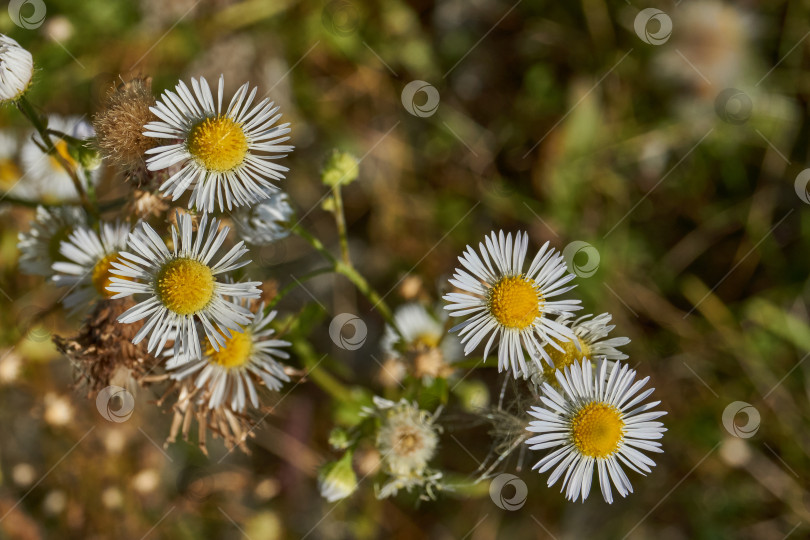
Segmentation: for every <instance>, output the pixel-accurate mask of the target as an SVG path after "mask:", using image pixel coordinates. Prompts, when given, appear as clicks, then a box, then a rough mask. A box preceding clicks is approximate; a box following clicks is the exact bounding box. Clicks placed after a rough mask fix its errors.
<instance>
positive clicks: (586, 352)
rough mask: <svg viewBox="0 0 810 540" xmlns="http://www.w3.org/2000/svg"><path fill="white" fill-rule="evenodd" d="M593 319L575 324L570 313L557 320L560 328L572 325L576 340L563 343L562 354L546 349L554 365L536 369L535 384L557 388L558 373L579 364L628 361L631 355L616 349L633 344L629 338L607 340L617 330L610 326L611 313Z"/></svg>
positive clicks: (585, 316)
mask: <svg viewBox="0 0 810 540" xmlns="http://www.w3.org/2000/svg"><path fill="white" fill-rule="evenodd" d="M591 317H593V315H583V316H582V317H579V318H577V319H575V320H571V318H572V315H571V314H570V313H563V314H562V315H560V316H559V317H557V322H559V323H560V324H569V325H570V327H571V330H572V331H573V332H574V335H575V336H576V339H574V340H572V341H567V342H565V343H561V344H560V345H561V346H562V349H563V350H562V351H560V350H558V349H556V348H554V347H545V350H546V352H547V353H548V355H549V356H550V357H551V361H552V363H551V364H548V363H543V364H542V365H541V366H537V365H535V366H532V368H533V369H534V373H533V374H532V376H531V378H532V380H533V381H534V382H535V383H536V384H538V385H541V384H542V382H544V381H546V382H549V383H550V384H551V385H552V386H554V387H556V385H557V381H556V378H555V376H554V373H555V372H556V371H557V370H558V369H564V368H566V367H567V366H570V365H571V364H574V363H575V362H578V361H580V360H582V359H583V358H588V359H590V360H592V361H596V360H599V359H602V358H605V359H607V360H624V359H625V358H627V355H626V354H624V353H623V352H621V351H620V350H619V349H617V348H616V347H621V346H623V345H627V344H628V343H630V339H629V338H626V337H615V338H610V339H605V338H606V337H607V335H608V334H609V333H610V332H612V331H613V329H614V328H615V327H616V326H615V325H613V324H609V323H610V320H611V319H612V316H611V315H610V313H602V314H601V315H597V316H596V317H593V318H591Z"/></svg>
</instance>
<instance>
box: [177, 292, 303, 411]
mask: <svg viewBox="0 0 810 540" xmlns="http://www.w3.org/2000/svg"><path fill="white" fill-rule="evenodd" d="M255 313H256V316H255V317H254V318H253V321H252V322H251V323H250V324H248V325H247V326H244V327H243V328H242V329H241V331H240V332H234V333H233V335H231V337H230V338H228V339H226V340H225V343H224V345H222V346H221V347H220V348H219V350H217V349H214V348H213V347H212V346H210V345H209V346H208V347H206V348H205V351H203V355H202V358H199V359H190V358H188V357H187V356H185V355H179V356H175V357H174V358H173V359H172V360H170V361H169V362H168V363H167V364H166V369H167V370H169V371H170V372H171V373H170V376H171V378H172V379H176V380H182V379H185V378H186V377H191V376H192V375H195V374H196V379H195V381H194V385H195V386H196V387H197V388H199V389H202V390H204V392H203V395H204V396H207V397H208V400H207V401H208V408H209V409H215V408H217V407H219V406H221V405H223V404H226V405H228V406H229V407H230V408H231V410H233V411H236V412H243V411H244V410H245V408H246V406H247V400H248V399H249V400H250V404H251V405H252V406H253V407H259V395H258V394H257V393H256V383H259V384H261V383H264V385H265V386H266V387H267V388H269V389H270V390H279V389H280V388H281V385H282V383H284V382H289V380H290V377H289V376H288V375H287V374H286V373H285V372H284V365H283V364H281V363H279V362H278V361H277V360H276V358H281V359H287V358H289V357H290V355H289V354H288V353H287V352H286V351H283V350H282V349H281V347H289V346H290V345H291V343H290V342H289V341H282V340H280V339H272V337H273V334H275V330H273V329H272V328H270V327H269V326H270V323H271V322H272V320H273V319H274V318H275V316H276V312H275V311H271V312H270V313H269V314H267V315H264V303H262V304H261V305H259V308H258V310H256V312H255Z"/></svg>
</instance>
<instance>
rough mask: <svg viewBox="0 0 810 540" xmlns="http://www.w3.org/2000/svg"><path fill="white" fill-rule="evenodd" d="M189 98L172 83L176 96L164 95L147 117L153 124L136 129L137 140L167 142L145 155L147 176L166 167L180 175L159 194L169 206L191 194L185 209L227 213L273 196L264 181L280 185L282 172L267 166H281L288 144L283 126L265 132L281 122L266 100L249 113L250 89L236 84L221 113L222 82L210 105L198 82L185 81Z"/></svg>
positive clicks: (204, 85) (208, 93) (205, 88)
mask: <svg viewBox="0 0 810 540" xmlns="http://www.w3.org/2000/svg"><path fill="white" fill-rule="evenodd" d="M191 87H192V89H193V93H192V90H191V89H189V87H188V86H186V83H185V82H183V81H180V83H179V84H178V85H177V86H176V87H175V88H176V93H175V92H172V91H170V90H167V91H166V92H164V93H163V96H162V97H161V99H160V100H158V102H157V104H156V106H155V107H152V108H151V110H152V112H153V113H155V115H157V116H158V117H159V118H160V121H156V122H150V123H148V124H146V126H144V129H145V130H146V131H145V132H144V135H147V136H149V137H155V138H158V139H168V141H167V144H165V145H163V146H159V147H157V148H152V149H150V150H147V152H146V153H147V154H152V157H150V158H148V159H147V166H148V168H149V170H150V171H161V170H163V169H167V168H169V167H171V166H173V165H179V166H180V167H181V169H180V170H179V171H178V172H177V173H175V174H173V175H172V176H171V177H170V178H169V179H168V180H166V182H164V183H163V185H161V186H160V191H161V192H164V193H165V194H167V195H171V197H172V200H177V199H178V198H179V197H180V196H181V195H182V194H183V193H184V192H185V191H186V190H187V189H189V188H190V187H192V186H193V191H192V193H191V200H190V201H189V208H191V207H196V208H199V209H202V210H205V211H212V210H213V209H214V203H215V201H218V202H219V209H220V210H224V209H225V207H226V206H227V208H228V209H229V210H230V209H231V208H232V207H233V206H234V205H235V206H244V205H249V204H253V203H255V202H258V201H261V200H262V199H265V198H267V192H268V191H276V190H277V189H278V188H277V187H276V186H274V185H273V184H272V183H271V182H270V180H280V179H282V178H284V173H285V172H286V171H287V170H288V169H287V167H284V166H282V165H279V164H278V163H276V162H275V160H277V159H279V158H283V157H285V156H286V155H287V153H288V152H292V150H293V147H292V146H288V145H282V144H281V143H283V142H284V141H287V140H289V137H287V136H286V135H287V134H288V133H289V132H290V127H289V125H290V124H289V123H287V124H281V125H279V126H275V127H273V125H274V124H275V123H276V122H277V121H278V119H279V118H280V117H281V115H280V114H276V113H277V112H278V107H274V106H273V102H272V101H270V100H269V99H266V98H265V99H263V100H262V101H261V102H260V103H258V104H257V105H255V106H254V107H251V104H252V103H253V100H254V98H255V97H256V92H257V91H258V89H257V88H255V87H254V88H253V90H251V91H250V94H248V91H249V88H250V85H249V84H248V83H245V84H243V85H242V86H241V87H240V88H239V90H237V92H236V95H234V97H233V99H232V100H231V103H230V105H228V108H227V110H226V111H224V112H223V110H222V100H223V94H224V91H225V78H224V76H220V78H219V89H218V92H217V101H216V103H214V96H213V94H212V93H211V89H210V88H209V87H208V82H207V81H206V80H205V79H204V78H202V77H201V78H200V79H199V80H197V79H191Z"/></svg>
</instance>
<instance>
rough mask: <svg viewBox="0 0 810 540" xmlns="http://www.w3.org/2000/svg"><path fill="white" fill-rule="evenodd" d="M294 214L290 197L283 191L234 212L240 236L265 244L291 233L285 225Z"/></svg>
mask: <svg viewBox="0 0 810 540" xmlns="http://www.w3.org/2000/svg"><path fill="white" fill-rule="evenodd" d="M292 216H293V209H292V206H290V198H289V197H288V196H287V194H286V193H284V192H283V191H278V192H276V193H273V194H271V195H270V196H269V197H268V198H267V199H265V200H263V201H261V202H260V203H258V204H256V205H253V206H249V207H245V208H238V209H237V210H236V211H235V212H234V213H233V214H232V217H233V220H234V223H235V224H236V230H237V231H238V232H239V236H240V237H241V238H243V239H244V240H245V242H247V243H248V244H253V245H256V246H263V245H267V244H271V243H273V242H275V241H276V240H281V239H283V238H286V237H288V236H289V235H290V231H289V229H287V227H285V226H284V224H285V223H287V222H289V221H290V220H291V218H292Z"/></svg>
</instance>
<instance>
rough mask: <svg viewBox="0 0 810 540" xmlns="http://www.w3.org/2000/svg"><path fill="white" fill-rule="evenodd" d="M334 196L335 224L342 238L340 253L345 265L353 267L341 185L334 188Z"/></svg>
mask: <svg viewBox="0 0 810 540" xmlns="http://www.w3.org/2000/svg"><path fill="white" fill-rule="evenodd" d="M332 195H333V196H334V197H335V212H334V213H335V224H336V225H337V230H338V237H339V238H340V253H341V255H342V257H343V263H344V264H346V265H348V266H351V264H352V260H351V258H350V257H349V237H348V235H347V234H346V216H345V215H344V213H343V196H342V195H341V192H340V184H338V185H336V186H335V187H334V188H332Z"/></svg>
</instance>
